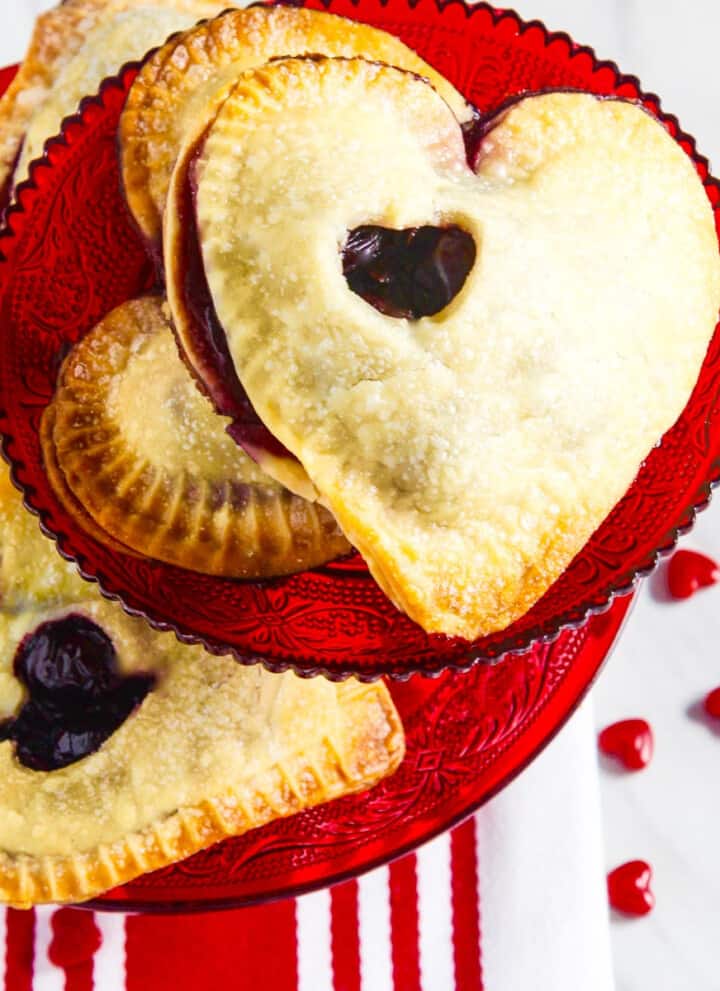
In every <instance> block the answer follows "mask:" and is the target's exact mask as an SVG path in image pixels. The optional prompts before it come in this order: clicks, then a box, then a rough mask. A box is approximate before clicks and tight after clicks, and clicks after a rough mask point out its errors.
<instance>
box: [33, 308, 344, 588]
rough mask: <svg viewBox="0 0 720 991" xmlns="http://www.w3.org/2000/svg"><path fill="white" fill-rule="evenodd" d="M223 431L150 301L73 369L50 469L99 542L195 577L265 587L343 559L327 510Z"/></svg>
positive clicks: (76, 357)
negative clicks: (259, 582) (255, 581)
mask: <svg viewBox="0 0 720 991" xmlns="http://www.w3.org/2000/svg"><path fill="white" fill-rule="evenodd" d="M225 426H226V421H225V420H224V419H223V418H221V417H219V416H217V414H215V413H214V412H213V410H212V408H211V407H210V404H209V403H208V401H207V400H206V399H205V398H204V397H203V396H201V395H200V393H199V392H198V391H197V389H196V388H195V386H194V385H193V383H192V379H191V378H190V375H189V373H188V372H187V371H186V369H185V367H184V365H183V364H182V362H181V360H180V357H179V356H178V354H177V350H176V347H175V343H174V339H173V336H172V331H171V328H170V326H169V324H168V322H167V320H166V318H165V316H164V314H163V301H162V299H161V298H160V297H151V296H150V297H143V298H141V299H138V300H134V301H131V302H129V303H126V304H123V305H122V306H120V307H118V308H117V309H116V310H114V311H113V312H112V313H110V314H109V315H108V316H107V317H106V318H105V319H104V320H103V321H102V322H101V323H100V324H99V325H98V327H96V328H95V329H94V330H93V331H92V332H91V333H90V334H88V335H87V336H86V337H85V338H84V339H83V340H82V341H81V342H80V343H79V344H77V345H76V346H75V347H74V348H73V350H72V352H71V353H70V354H69V355H68V357H67V358H66V360H65V362H64V364H63V367H62V370H61V372H60V376H59V379H58V388H57V391H56V394H55V396H54V398H53V400H52V402H51V403H50V405H49V406H48V408H47V410H46V412H45V414H44V417H43V425H42V445H43V452H44V459H45V464H46V469H47V471H48V476H49V478H50V481H51V484H53V486H54V488H55V490H56V493H57V495H58V497H59V498H60V499H61V501H62V502H63V504H64V505H65V508H66V509H67V510H68V511H69V512H71V513H73V514H74V515H75V514H77V519H78V522H79V523H80V525H81V526H83V527H84V528H85V529H86V530H89V531H90V532H91V533H93V535H94V536H96V537H97V538H98V539H101V540H102V541H103V542H104V543H108V540H109V541H110V542H112V543H114V544H115V546H117V545H118V544H119V545H122V547H123V549H124V548H130V549H131V550H132V551H134V552H136V553H138V554H141V555H144V556H148V557H153V558H155V559H158V560H162V561H167V562H169V563H171V564H175V565H178V566H180V567H184V568H188V569H191V570H194V571H200V572H203V573H207V574H218V575H225V576H230V577H236V578H267V577H272V576H275V575H282V574H290V573H292V572H296V571H302V570H305V569H307V568H311V567H315V566H317V565H319V564H323V563H325V562H327V561H329V560H331V559H333V558H336V557H338V556H340V555H342V554H345V553H347V552H348V551H349V550H350V545H349V544H348V542H347V541H346V540H345V538H344V537H343V535H342V533H341V532H340V530H339V528H338V527H337V525H336V523H335V521H334V520H333V518H332V517H331V515H330V514H329V513H328V511H327V510H325V509H324V508H323V507H321V506H317V505H314V504H312V503H310V502H307V501H306V500H304V499H301V498H300V497H299V496H296V495H293V494H291V493H290V492H288V491H287V490H286V489H284V488H283V487H282V486H281V485H279V484H278V483H277V482H275V481H273V480H272V479H271V478H270V477H269V476H266V475H265V474H264V473H263V472H262V471H261V470H260V469H259V468H258V467H257V466H256V465H255V464H254V462H252V461H251V459H250V458H249V457H248V456H247V455H246V454H245V453H244V452H243V451H242V450H241V449H240V448H239V447H238V446H237V445H236V444H235V443H234V442H233V441H232V440H231V439H230V438H229V437H228V436H227V434H226V433H225ZM78 508H79V510H80V512H79V514H78V513H77V510H78Z"/></svg>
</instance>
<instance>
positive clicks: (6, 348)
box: [0, 0, 720, 677]
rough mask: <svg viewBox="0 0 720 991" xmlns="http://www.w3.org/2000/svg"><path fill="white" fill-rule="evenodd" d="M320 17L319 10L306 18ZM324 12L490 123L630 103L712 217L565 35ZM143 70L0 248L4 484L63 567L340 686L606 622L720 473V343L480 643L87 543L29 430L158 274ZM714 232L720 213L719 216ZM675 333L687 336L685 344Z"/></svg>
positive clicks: (151, 613) (323, 584)
mask: <svg viewBox="0 0 720 991" xmlns="http://www.w3.org/2000/svg"><path fill="white" fill-rule="evenodd" d="M309 5H311V6H320V5H321V2H320V0H309ZM328 6H329V7H330V9H331V10H333V11H335V12H338V13H345V14H349V15H351V16H353V17H355V18H356V19H360V20H365V21H370V22H372V23H373V24H377V25H379V26H381V27H384V28H387V29H389V30H390V31H392V32H393V33H394V34H397V35H398V36H400V37H401V38H402V39H403V40H404V41H406V42H408V43H409V44H410V45H411V46H412V47H413V48H415V49H417V50H418V51H419V52H420V54H422V55H423V56H424V57H425V58H427V59H428V61H430V62H431V63H433V64H435V65H436V66H437V67H438V68H439V69H440V70H441V71H442V72H444V73H445V74H446V75H447V76H448V77H449V78H450V79H451V80H452V81H453V82H454V83H456V84H457V85H458V86H459V88H460V89H461V90H463V92H464V93H465V94H466V95H467V97H468V98H469V99H470V100H472V101H473V103H475V104H476V105H477V106H478V107H480V108H481V109H482V110H483V111H491V110H492V109H493V108H496V107H497V106H498V105H499V104H500V103H502V102H503V100H505V99H507V97H508V96H510V95H512V94H515V93H518V92H521V91H523V90H526V89H530V90H540V89H543V88H547V87H574V88H579V89H583V90H589V91H592V92H594V93H598V94H618V95H620V96H623V97H628V98H633V99H638V100H641V101H642V102H643V104H644V105H645V106H646V107H647V109H648V110H649V111H650V112H651V113H653V114H655V115H656V116H658V117H660V118H661V119H662V120H663V121H664V122H665V124H666V126H667V127H668V129H669V130H670V132H671V133H672V134H673V135H674V136H675V137H676V138H677V140H678V141H679V142H680V143H681V145H682V147H683V148H684V149H685V150H686V152H687V153H688V155H690V156H691V157H692V158H693V161H694V162H695V164H696V167H697V170H698V173H699V175H700V177H701V178H702V180H703V182H704V183H705V187H706V189H707V193H708V197H709V199H710V200H711V202H712V203H713V206H716V204H717V203H718V200H719V199H720V191H719V188H718V185H717V183H716V182H715V181H714V180H712V179H710V178H709V176H708V166H707V162H706V161H705V159H704V158H702V156H700V155H699V154H698V153H697V152H696V149H695V144H694V141H693V140H692V139H691V138H689V137H688V136H687V135H685V134H684V133H683V132H682V131H681V129H680V126H679V124H678V122H677V121H676V120H675V118H673V117H671V116H669V115H667V114H665V113H663V112H662V111H661V109H660V104H659V101H658V99H657V98H656V97H654V96H651V95H647V94H644V93H643V92H642V91H641V89H640V85H639V83H638V82H637V80H636V79H634V78H633V77H631V76H624V75H621V74H620V72H619V71H618V69H617V68H616V67H615V66H614V65H612V64H611V63H608V62H600V61H598V60H597V59H596V58H595V56H594V54H593V53H592V51H590V50H589V49H587V48H582V47H579V46H577V45H575V44H574V43H573V42H572V41H571V40H570V39H569V38H568V37H567V36H566V35H560V34H550V33H548V32H547V31H546V30H545V28H544V27H543V26H542V25H541V24H539V23H537V22H532V23H529V24H526V23H523V22H522V21H521V20H520V19H519V18H518V17H517V15H515V14H513V13H502V12H497V11H494V10H493V9H491V8H490V7H488V6H485V5H479V6H477V7H474V8H468V7H465V6H463V5H462V4H461V3H460V2H458V0H453V2H451V3H447V4H445V5H443V6H442V7H438V5H437V4H436V2H435V0H420V2H419V3H417V4H412V5H411V4H410V3H409V0H388V2H382V3H381V2H379V0H360V2H359V3H358V4H357V5H356V4H353V3H352V2H350V0H330V3H329V5H328ZM135 72H136V68H133V67H132V66H131V67H127V68H126V69H125V70H124V71H123V72H122V73H121V74H120V75H119V77H118V78H117V79H115V80H109V81H107V82H106V83H105V84H104V85H103V87H102V89H101V92H100V95H99V96H98V97H97V98H94V99H91V100H88V101H86V102H85V103H84V105H83V107H82V109H81V113H80V114H79V116H77V117H75V118H71V119H70V120H69V121H67V122H66V125H65V128H64V137H63V138H61V139H55V140H52V141H50V142H49V144H48V147H47V150H46V154H45V157H44V159H43V160H41V161H40V162H39V163H36V164H35V166H34V168H33V170H32V180H31V181H30V182H29V183H27V184H25V185H24V186H23V187H21V189H20V191H19V194H18V202H17V204H16V205H15V206H13V207H12V208H11V210H10V211H9V213H8V222H7V227H6V229H5V231H4V232H3V236H2V238H1V239H0V252H2V255H3V256H4V262H3V263H2V264H0V289H1V290H2V300H1V305H0V319H1V320H2V327H3V334H2V336H1V337H0V430H2V433H3V434H4V436H5V450H6V453H7V455H8V456H9V458H10V459H11V461H12V463H13V471H14V477H15V479H16V481H17V483H18V484H19V485H20V486H21V488H22V489H23V490H24V492H25V496H26V501H27V504H28V506H29V507H30V508H31V509H33V510H34V511H35V512H37V513H39V514H40V516H41V519H42V524H43V526H44V528H45V529H46V530H47V532H48V533H49V534H51V535H53V536H56V537H57V539H58V543H59V545H60V547H61V549H62V552H63V553H64V554H66V555H68V556H69V557H71V558H74V559H75V560H76V561H77V562H78V564H79V566H80V569H81V570H82V572H83V574H85V575H86V577H89V578H91V579H94V580H97V581H98V582H99V583H100V586H101V587H102V589H103V591H104V592H105V593H106V594H108V595H110V596H116V597H118V598H119V599H120V600H121V601H122V602H123V603H124V605H125V607H126V608H127V609H128V610H129V611H131V612H134V613H139V614H142V615H144V616H146V617H148V619H149V620H150V621H151V622H152V623H153V624H154V625H155V626H157V627H160V628H169V629H173V630H175V631H176V632H177V633H178V634H179V635H180V636H181V637H182V638H185V639H188V640H199V641H201V642H203V643H204V644H205V645H206V646H207V647H208V648H209V649H211V650H214V651H223V652H224V651H226V650H228V648H229V649H231V650H232V651H233V652H234V654H235V655H236V656H237V658H238V659H239V660H240V661H242V662H245V663H252V662H255V661H257V660H261V661H262V662H263V663H264V664H265V665H266V666H267V667H269V668H270V669H272V670H282V669H285V668H287V667H293V668H295V669H297V670H298V671H300V672H301V673H304V674H312V673H317V672H325V673H327V674H329V675H330V676H331V677H332V676H334V677H341V676H343V675H344V674H347V673H348V672H349V671H351V672H354V673H358V674H359V675H360V676H362V677H376V676H377V675H379V674H393V675H396V676H401V677H402V676H407V675H408V674H409V673H411V672H412V671H417V670H421V671H425V672H438V671H440V670H442V669H444V668H448V667H452V668H455V669H465V668H467V667H469V666H470V665H471V664H472V663H473V662H474V661H475V660H478V659H495V658H499V657H501V656H503V655H506V654H507V653H508V652H518V651H523V650H527V649H528V647H529V646H530V645H532V644H533V643H534V642H538V641H548V640H550V639H552V638H553V637H555V636H557V634H558V633H559V631H560V630H561V629H563V628H567V627H570V626H573V625H577V624H579V623H582V622H583V620H584V619H585V618H586V617H587V616H588V614H590V613H592V612H594V611H596V610H598V609H600V608H603V607H605V606H607V604H608V602H609V601H610V600H611V598H612V596H613V595H614V594H616V593H617V591H618V590H627V589H628V588H630V587H632V585H633V583H634V581H635V579H636V577H637V575H638V574H641V573H643V572H646V571H648V570H649V569H650V568H651V567H652V566H653V564H654V563H655V561H656V560H657V556H658V550H660V551H662V550H666V549H668V548H670V547H671V546H672V545H673V543H674V541H675V539H676V537H677V532H678V530H680V529H683V528H685V527H687V526H688V525H689V524H690V523H691V521H692V518H693V515H694V509H693V507H696V506H697V505H698V504H702V503H704V502H705V501H706V500H707V498H708V494H709V484H710V483H711V482H714V481H715V480H716V478H717V476H718V474H719V473H720V465H719V462H718V455H719V454H720V417H719V416H718V415H717V412H718V404H719V402H720V399H719V398H718V397H719V396H720V333H718V334H716V336H715V340H714V341H713V344H712V347H711V349H710V352H709V354H708V357H707V360H706V362H705V365H704V367H703V371H702V376H701V378H700V381H699V383H698V386H697V388H696V389H695V392H694V394H693V396H692V399H691V401H690V403H689V404H688V407H687V409H686V411H685V413H684V414H683V416H682V418H681V420H680V421H679V423H678V424H677V426H676V427H675V428H673V430H671V431H670V432H669V434H668V435H667V436H666V437H665V438H664V440H663V442H662V445H661V446H660V447H659V448H657V449H656V450H654V451H653V452H652V454H651V455H650V457H649V458H648V460H647V462H646V463H645V465H644V466H643V468H642V470H641V472H640V475H639V477H638V480H637V482H636V483H635V484H634V485H633V487H632V489H631V490H630V491H629V493H628V494H627V496H626V497H625V498H624V499H623V501H622V502H621V503H620V504H619V506H618V507H617V508H616V509H615V510H614V511H613V512H612V513H611V515H610V516H609V518H608V519H607V520H606V522H605V523H604V524H603V525H602V527H601V528H600V529H599V530H598V532H597V533H596V534H595V536H594V537H593V538H592V539H591V540H590V542H589V543H588V545H587V546H586V547H585V548H584V550H583V551H582V552H581V553H580V554H579V555H578V557H577V558H576V559H575V561H574V562H573V563H572V564H571V566H570V567H569V568H568V569H567V571H566V572H565V574H563V575H562V577H561V578H560V579H559V580H558V581H557V582H556V583H555V585H554V586H553V587H552V588H551V589H550V590H549V591H548V593H547V594H546V595H545V596H544V597H543V599H542V600H541V601H540V602H539V603H538V604H537V605H536V606H535V607H534V608H533V609H532V610H531V611H530V612H529V613H528V614H527V615H526V616H524V617H523V618H522V619H520V620H518V621H517V622H516V623H515V624H514V625H513V626H512V627H510V628H509V629H508V630H506V631H504V632H501V633H497V634H495V635H493V636H490V637H486V638H484V639H481V640H479V641H477V642H475V643H472V644H468V643H467V642H466V641H461V640H456V639H449V638H446V637H442V636H431V635H427V634H426V633H424V632H423V631H422V630H421V629H420V628H419V627H418V626H417V625H416V624H414V623H413V622H411V621H410V620H409V619H407V618H406V617H405V616H403V615H402V614H401V613H399V612H398V611H397V610H396V609H395V608H394V607H393V606H392V605H391V604H390V602H389V601H388V600H387V599H386V598H385V596H384V595H383V593H382V592H381V591H380V590H379V588H378V587H377V585H376V584H375V583H374V582H373V580H372V579H371V578H370V576H369V574H368V572H367V570H366V568H365V566H364V564H363V562H362V561H361V560H360V559H359V557H357V556H355V557H353V558H351V559H349V560H347V561H343V562H341V563H338V564H335V565H331V566H328V567H325V568H321V569H318V570H316V571H313V572H306V573H304V574H301V575H297V576H294V577H292V578H286V579H281V580H274V581H270V582H263V583H249V582H238V581H232V580H229V579H222V578H215V577H209V576H203V575H197V574H194V573H192V572H188V571H184V570H182V569H179V568H174V567H172V566H170V565H166V564H162V563H159V562H152V561H148V560H144V559H141V558H139V557H136V556H134V555H130V554H127V555H125V554H122V553H118V552H117V551H113V550H110V549H108V548H107V547H104V546H102V545H101V544H98V543H97V542H96V541H94V540H93V539H92V538H91V537H89V536H88V535H87V534H85V533H84V532H83V531H81V530H80V529H79V528H78V527H77V525H76V524H75V522H74V521H73V520H72V519H71V518H70V517H69V516H68V514H67V513H65V512H64V510H63V509H62V507H61V505H60V504H59V503H58V501H57V500H56V498H55V496H54V495H53V492H52V490H51V488H50V486H49V483H48V480H47V478H46V475H45V472H44V471H43V467H42V461H41V453H40V443H39V438H38V424H39V421H40V417H41V414H42V412H43V410H44V408H45V406H46V405H47V403H48V401H49V399H50V397H51V394H52V391H53V387H54V382H55V377H56V373H57V368H58V363H59V361H60V360H61V358H62V356H63V354H64V353H65V352H66V350H67V348H68V347H69V345H70V344H71V343H72V342H74V341H76V340H77V339H78V338H79V337H81V336H82V335H83V334H85V333H86V332H87V331H88V330H90V328H91V327H92V326H93V325H94V324H95V323H96V322H97V321H98V320H99V319H100V318H101V317H102V316H103V315H104V314H105V313H107V311H108V310H109V309H110V308H111V307H113V306H115V305H117V304H119V303H120V302H122V301H123V300H126V299H128V298H129V297H131V296H135V295H137V294H138V293H139V292H141V291H142V290H144V289H147V288H148V287H149V286H151V285H152V282H153V270H152V265H151V264H150V260H149V259H148V257H147V255H146V253H145V251H144V248H143V245H142V242H141V241H140V239H139V237H138V236H137V234H136V232H135V230H134V228H133V226H132V224H131V222H130V220H129V218H128V215H127V213H126V210H125V206H124V203H123V201H122V198H121V195H120V191H119V183H118V168H117V161H116V151H115V132H116V125H117V120H118V115H119V113H120V110H121V107H122V104H123V101H124V98H125V94H126V92H127V89H128V87H129V85H130V83H131V81H132V79H133V78H134V75H135ZM717 215H718V217H720V213H718V214H717ZM681 330H682V328H679V331H681Z"/></svg>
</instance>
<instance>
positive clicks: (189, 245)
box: [179, 138, 297, 460]
mask: <svg viewBox="0 0 720 991" xmlns="http://www.w3.org/2000/svg"><path fill="white" fill-rule="evenodd" d="M202 149H203V139H202V138H201V139H200V141H199V142H198V146H197V150H196V151H195V153H194V155H193V156H192V160H191V162H190V166H189V168H188V173H187V179H186V181H185V184H184V188H183V203H182V212H183V217H184V220H185V224H186V235H185V237H184V238H182V239H181V242H180V245H179V250H180V251H181V252H182V253H183V257H182V259H181V271H183V272H184V273H185V278H184V283H183V286H182V291H183V296H184V301H185V306H186V308H187V312H188V314H189V315H190V317H191V320H192V324H193V339H194V344H195V356H196V361H197V362H198V364H199V365H200V366H201V367H200V369H198V370H199V371H201V375H202V383H201V384H202V386H203V388H204V390H205V391H206V392H207V393H208V397H209V399H210V400H211V402H212V403H213V405H214V407H215V409H216V410H217V412H218V413H220V414H221V415H222V416H228V417H230V419H231V420H232V424H231V425H230V426H229V427H228V433H229V434H230V436H231V437H232V438H233V440H234V441H235V442H236V443H237V444H239V445H240V446H241V447H242V448H243V449H244V450H245V451H246V452H247V454H249V455H250V457H251V458H254V459H255V460H259V455H260V454H261V453H262V452H264V451H267V452H268V453H270V454H272V455H274V456H275V457H278V458H290V459H291V460H297V459H296V458H295V457H294V455H292V454H291V453H290V452H289V451H288V450H287V448H285V447H284V446H283V445H282V444H281V443H280V441H279V440H277V439H276V438H275V437H274V436H273V435H272V434H271V433H270V431H269V430H268V429H267V427H266V426H265V424H264V423H263V422H262V420H261V419H260V417H259V416H258V415H257V413H256V412H255V410H254V409H253V405H252V403H251V402H250V399H249V398H248V395H247V393H246V392H245V389H243V387H242V385H241V383H240V379H239V378H238V376H237V372H236V371H235V365H234V364H233V360H232V358H231V356H230V351H229V348H228V344H227V338H226V337H225V331H224V330H223V328H222V326H221V324H220V321H219V320H218V317H217V313H216V312H215V304H214V303H213V300H212V296H211V295H210V288H209V286H208V283H207V277H206V275H205V267H204V265H203V261H202V256H201V254H200V239H199V236H198V228H197V213H196V209H195V200H196V194H197V185H196V182H195V169H194V166H195V162H196V161H197V158H198V157H199V155H200V154H201V152H202Z"/></svg>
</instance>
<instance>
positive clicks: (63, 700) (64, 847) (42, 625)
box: [0, 471, 403, 907]
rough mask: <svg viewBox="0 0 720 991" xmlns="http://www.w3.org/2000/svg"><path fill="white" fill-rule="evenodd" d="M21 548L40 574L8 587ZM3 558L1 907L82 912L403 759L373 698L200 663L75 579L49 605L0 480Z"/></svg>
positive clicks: (1, 475)
mask: <svg viewBox="0 0 720 991" xmlns="http://www.w3.org/2000/svg"><path fill="white" fill-rule="evenodd" d="M28 521H29V523H30V524H32V525H28ZM20 541H22V544H23V550H24V557H25V560H26V561H32V562H33V564H34V570H33V571H31V570H30V569H29V568H24V569H21V570H20V571H14V572H12V574H11V575H10V574H9V573H8V571H7V569H6V567H5V561H6V553H7V551H8V549H9V548H10V549H13V548H15V547H16V546H17V545H18V543H19V542H20ZM0 555H2V562H3V567H2V570H1V571H0V580H1V581H2V585H0V668H1V669H0V739H1V740H2V742H0V900H2V901H3V902H8V903H10V904H12V905H17V906H19V907H27V906H28V905H30V904H36V903H38V902H47V901H51V902H59V901H81V900H85V899H87V898H90V897H92V896H94V895H96V894H98V893H100V892H102V891H105V890H107V889H108V888H111V887H114V886H116V885H118V884H121V883H124V882H126V881H128V880H130V879H132V878H133V877H136V876H137V875H138V874H141V873H144V872H146V871H150V870H154V869H156V868H158V867H162V866H164V865H166V864H169V863H173V862H174V861H176V860H180V859H182V858H184V857H187V856H189V855H190V854H192V853H194V852H195V851H197V850H200V849H202V848H204V847H206V846H209V845H210V844H211V843H214V842H216V841H218V840H220V839H223V838H224V837H226V836H232V835H238V834H240V833H243V832H245V831H246V830H248V829H251V828H253V827H255V826H259V825H261V824H263V823H265V822H268V821H270V820H272V819H275V818H278V817H279V816H285V815H289V814H291V813H293V812H296V811H299V810H300V809H303V808H307V807H309V806H312V805H316V804H318V803H320V802H324V801H327V800H329V799H331V798H334V797H337V796H339V795H344V794H348V793H349V792H353V791H358V790H361V789H363V788H368V787H370V786H371V785H372V784H374V783H375V782H377V781H378V780H379V779H380V778H382V777H384V776H385V775H387V774H389V773H391V772H392V771H393V770H394V769H395V768H396V767H397V765H398V763H399V761H400V760H401V758H402V754H403V733H402V727H401V725H400V721H399V718H398V715H397V713H396V711H395V708H394V706H393V704H392V701H391V699H390V696H389V694H388V692H387V689H386V688H385V687H384V686H383V685H382V684H380V683H379V682H377V683H375V684H372V685H362V684H360V683H359V682H357V681H354V680H353V679H350V680H348V681H345V682H343V683H342V684H333V683H331V682H330V681H328V680H326V679H325V678H313V679H311V680H309V681H308V680H303V679H301V678H298V677H296V676H295V675H294V674H292V673H288V674H282V675H275V674H269V673H268V672H266V671H264V670H263V669H262V668H261V667H260V666H259V665H258V666H255V667H243V666H241V665H239V664H237V663H236V662H235V661H234V660H232V659H230V658H227V657H213V656H210V655H209V654H207V653H205V651H204V650H202V648H200V647H187V646H184V645H183V644H181V643H179V642H178V641H177V640H176V639H175V637H174V636H172V635H171V634H163V633H155V632H153V631H152V630H151V629H150V627H149V626H148V625H147V623H145V622H144V621H143V620H139V619H135V618H132V617H130V616H127V615H126V614H125V613H124V612H123V611H122V610H121V609H120V608H119V607H118V606H117V605H116V604H115V603H112V602H108V601H106V600H105V599H103V597H102V596H101V595H100V593H99V592H97V591H96V589H95V587H94V586H93V585H89V584H88V583H87V582H84V581H82V580H81V579H80V578H79V577H77V576H74V577H75V585H74V586H73V585H72V583H71V582H68V583H66V584H65V585H64V586H63V587H62V588H61V587H59V586H58V585H56V586H55V593H56V596H55V601H52V602H51V601H50V600H49V598H48V595H47V579H46V575H45V571H46V566H47V565H51V566H52V565H53V562H54V561H57V564H56V565H55V570H56V571H59V570H61V569H67V571H68V574H69V575H71V574H72V573H71V571H70V566H69V565H67V564H66V562H64V561H62V560H61V559H60V558H59V556H58V555H57V553H56V551H55V549H54V547H53V545H52V544H51V542H50V541H48V540H46V539H45V538H44V537H42V536H41V534H40V531H39V528H38V526H37V524H36V522H35V521H34V520H32V519H31V518H30V516H29V514H28V513H27V512H25V511H24V510H23V509H22V507H21V506H20V499H19V496H18V493H17V492H16V491H15V490H14V489H13V488H12V486H11V485H10V484H9V483H8V482H7V472H6V471H0ZM9 577H10V579H11V584H10V587H11V589H12V590H13V595H12V596H11V597H9V596H8V595H7V590H8V589H7V584H6V583H7V581H8V578H9ZM10 603H11V604H12V607H10V608H9V604H10Z"/></svg>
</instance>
